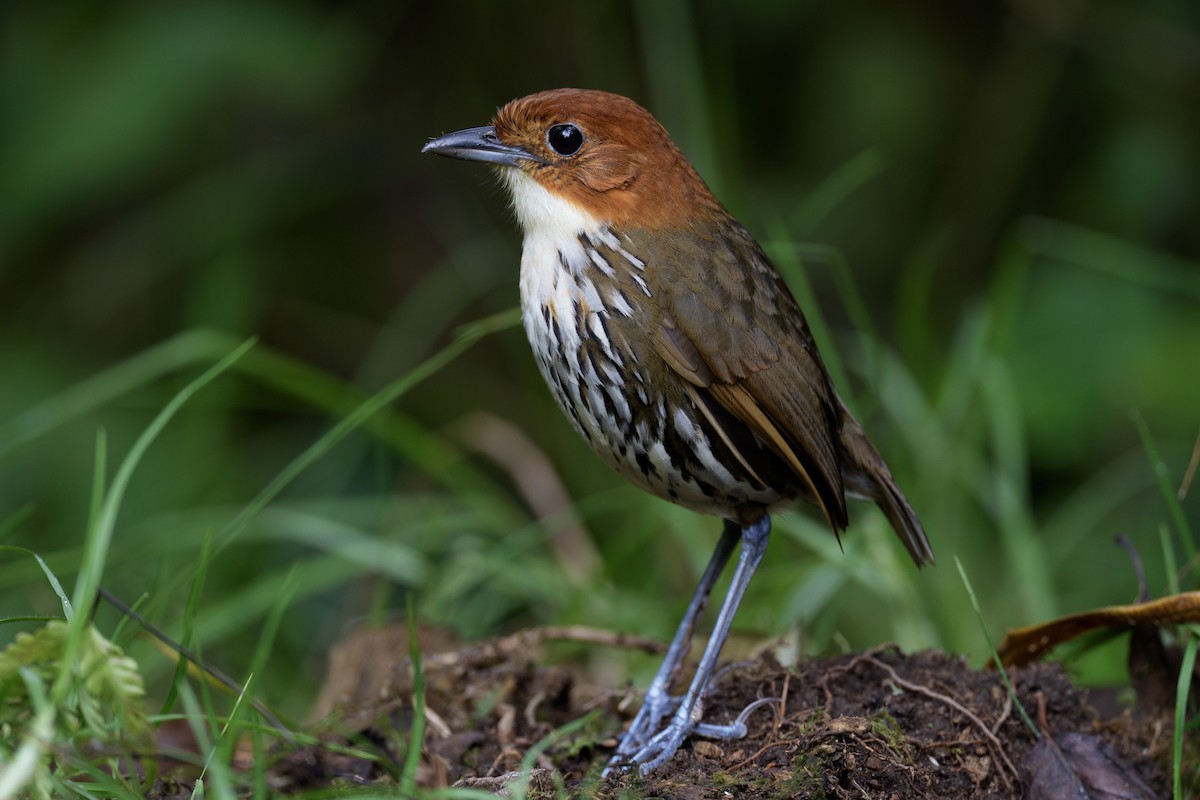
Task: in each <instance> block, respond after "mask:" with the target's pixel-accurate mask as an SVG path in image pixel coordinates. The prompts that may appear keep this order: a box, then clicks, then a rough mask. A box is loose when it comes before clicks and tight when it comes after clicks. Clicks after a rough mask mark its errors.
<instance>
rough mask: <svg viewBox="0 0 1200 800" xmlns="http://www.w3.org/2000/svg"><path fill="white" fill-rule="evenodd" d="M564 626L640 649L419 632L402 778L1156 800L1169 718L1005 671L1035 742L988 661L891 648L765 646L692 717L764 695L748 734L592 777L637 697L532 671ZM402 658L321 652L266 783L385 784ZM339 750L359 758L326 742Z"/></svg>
mask: <svg viewBox="0 0 1200 800" xmlns="http://www.w3.org/2000/svg"><path fill="white" fill-rule="evenodd" d="M564 636H565V637H566V638H573V639H577V640H578V639H585V640H591V641H594V642H597V644H596V645H595V646H603V645H602V644H599V643H600V642H606V643H607V644H610V645H611V644H616V645H624V646H628V645H644V643H641V642H636V641H631V640H629V639H626V638H623V637H618V636H614V635H610V634H607V633H605V632H598V631H590V630H585V631H579V630H574V629H573V630H569V631H562V630H533V631H525V632H522V633H520V634H517V635H514V636H511V637H507V638H504V639H497V640H491V641H488V642H483V643H479V644H475V645H471V646H468V647H461V648H457V649H448V650H442V651H441V652H436V650H437V648H438V645H437V644H436V643H431V642H429V641H425V640H424V639H426V638H427V637H422V638H423V641H422V642H421V647H422V650H423V651H424V652H423V655H422V658H421V665H422V671H423V677H424V684H425V685H424V691H423V693H422V695H423V697H424V701H425V712H424V715H423V717H424V720H425V724H424V736H423V738H424V746H423V748H422V750H421V753H420V760H419V766H418V768H417V771H416V778H417V785H418V786H420V787H428V788H433V787H447V786H460V787H474V788H476V789H482V790H485V791H487V792H491V793H496V794H498V795H499V796H515V793H516V791H517V790H516V788H515V787H513V786H512V784H513V782H514V781H516V780H520V779H521V778H520V776H521V773H520V770H522V769H523V768H528V767H532V770H531V771H530V772H526V773H525V776H526V777H525V780H527V781H528V784H527V791H528V796H529V797H531V798H548V797H594V798H617V797H622V798H641V797H647V798H649V797H654V798H684V799H685V800H702V799H703V798H734V797H737V798H793V797H795V798H911V797H944V798H1018V797H1026V798H1039V797H1040V798H1052V797H1094V798H1100V797H1121V798H1154V797H1167V796H1169V795H1170V791H1169V783H1168V777H1167V775H1168V773H1167V767H1166V765H1167V762H1168V760H1169V752H1168V751H1169V749H1170V746H1171V745H1170V742H1171V734H1170V731H1171V724H1170V720H1169V719H1168V718H1167V717H1166V716H1165V715H1162V716H1159V717H1155V718H1147V719H1138V718H1135V717H1134V715H1133V714H1132V713H1131V712H1129V711H1128V710H1119V711H1117V712H1115V714H1104V713H1101V712H1100V711H1099V710H1097V708H1096V707H1095V705H1106V703H1105V704H1101V703H1096V704H1094V703H1093V702H1092V698H1091V697H1090V696H1089V695H1087V694H1085V693H1084V692H1083V691H1081V690H1080V689H1078V688H1076V687H1074V686H1073V685H1072V684H1071V682H1070V681H1069V680H1068V677H1067V676H1066V674H1065V673H1064V672H1063V671H1062V669H1061V668H1059V667H1058V666H1054V665H1048V664H1035V665H1030V666H1026V667H1022V668H1020V669H1009V670H1008V674H1009V677H1010V679H1011V682H1012V684H1013V687H1014V688H1015V691H1016V695H1017V697H1018V698H1019V699H1020V702H1021V704H1022V705H1023V707H1024V708H1025V709H1026V710H1027V711H1028V714H1029V715H1030V716H1031V717H1032V718H1034V719H1035V720H1036V721H1035V725H1038V726H1040V728H1041V729H1042V735H1041V737H1040V739H1039V736H1038V734H1035V732H1034V730H1033V729H1032V728H1031V727H1030V726H1029V725H1028V724H1026V722H1025V721H1023V719H1022V717H1021V715H1020V713H1019V711H1018V709H1017V708H1016V706H1015V704H1014V703H1013V702H1012V699H1011V695H1010V694H1009V692H1008V691H1006V689H1005V686H1004V684H1003V682H1002V680H1001V676H1000V673H999V672H997V671H994V670H979V669H975V668H973V667H972V666H971V665H969V664H968V663H967V662H966V661H965V660H964V659H962V658H959V657H954V656H949V655H946V654H943V653H938V652H932V651H927V652H921V653H915V654H911V655H905V654H902V653H900V652H898V651H897V650H896V649H895V648H891V647H885V648H880V649H877V650H873V651H869V652H865V653H859V654H852V655H843V656H838V657H832V658H811V659H804V660H802V661H800V662H799V663H798V664H795V665H792V666H790V667H787V668H785V667H783V666H781V665H779V664H778V663H776V662H775V661H774V660H773V659H772V658H770V657H769V656H764V657H761V658H759V659H757V660H755V661H753V662H749V663H744V664H738V665H735V666H734V667H732V668H730V669H727V670H726V671H725V673H724V674H723V676H722V677H721V679H720V681H719V683H717V685H716V686H715V688H714V689H713V691H712V692H711V695H710V697H709V698H708V699H707V702H706V706H705V711H704V716H705V720H706V721H708V722H725V721H729V720H732V719H733V718H735V717H736V716H737V715H738V713H739V712H740V711H741V710H742V709H743V708H745V707H746V706H747V705H749V704H750V703H752V702H754V701H755V700H757V699H760V698H777V699H778V702H772V703H767V704H764V705H763V706H762V707H760V708H759V709H758V710H756V711H755V712H754V713H753V714H752V715H751V716H750V718H749V720H748V724H749V732H748V735H747V736H746V737H745V738H744V739H740V740H737V741H723V742H717V741H709V740H704V739H696V738H691V739H688V740H687V741H686V742H685V743H684V745H683V747H681V748H680V750H679V752H678V753H677V754H676V755H675V756H674V758H672V759H671V760H670V761H669V762H668V763H667V764H665V765H664V766H663V767H661V768H660V769H658V770H656V771H655V772H653V773H652V774H651V775H649V776H641V775H639V774H637V773H636V772H619V773H618V774H616V775H615V776H613V777H610V778H601V776H600V771H601V770H602V769H603V767H604V765H605V763H606V761H607V759H608V758H609V756H610V755H611V753H612V751H613V748H614V747H615V745H616V737H617V736H618V735H619V733H620V731H621V730H622V727H623V726H624V725H626V724H628V722H629V720H630V719H631V718H632V716H633V713H634V712H636V710H637V707H638V703H639V702H640V693H639V692H637V691H634V690H632V689H628V688H624V689H613V688H608V687H598V686H594V685H591V684H589V683H588V682H587V681H586V680H585V679H584V678H582V677H581V676H580V675H579V674H577V671H576V670H575V669H573V668H572V667H571V666H570V665H555V664H548V663H546V660H545V655H544V652H543V648H542V647H541V645H542V644H543V643H544V642H545V641H547V640H548V639H554V638H561V637H564ZM408 652H409V651H408V644H407V637H406V636H405V634H404V632H403V630H401V629H398V628H384V629H376V630H366V629H364V630H360V631H357V632H355V633H353V634H351V636H350V637H348V639H347V640H346V641H345V642H343V643H342V644H341V645H340V646H339V647H338V648H337V650H336V651H335V652H334V653H333V654H332V655H331V659H330V666H331V673H330V674H331V678H330V681H329V683H328V684H327V686H326V687H325V691H324V692H323V694H322V696H321V698H320V699H319V701H318V703H317V708H316V709H315V714H316V716H318V717H320V718H321V721H320V722H318V723H315V729H317V730H322V731H324V733H322V734H321V737H322V743H321V744H320V745H317V746H310V747H306V748H302V749H299V750H290V751H286V752H282V753H280V757H279V760H278V761H277V763H275V764H274V765H273V766H272V767H271V769H270V771H269V779H270V782H271V785H272V787H273V788H274V789H275V790H276V791H278V792H280V793H284V792H293V791H300V790H304V789H312V788H329V787H331V786H335V785H343V786H344V785H369V784H376V783H379V782H383V783H386V784H393V783H395V781H396V780H398V776H400V775H401V774H402V773H403V770H404V765H405V763H406V758H407V755H408V748H409V742H410V741H411V737H412V734H413V723H414V720H415V715H414V706H413V698H414V696H415V695H414V690H413V680H412V670H411V668H410V662H409V659H408ZM581 719H582V720H583V721H582V722H578V721H579V720H581ZM572 723H574V725H572ZM564 726H566V727H567V728H569V730H564ZM345 746H349V747H351V748H354V749H355V750H357V751H359V753H360V755H355V754H346V753H345V752H344V751H343V752H338V749H339V748H340V747H345ZM366 753H369V754H371V757H370V758H367V757H364V755H361V754H366Z"/></svg>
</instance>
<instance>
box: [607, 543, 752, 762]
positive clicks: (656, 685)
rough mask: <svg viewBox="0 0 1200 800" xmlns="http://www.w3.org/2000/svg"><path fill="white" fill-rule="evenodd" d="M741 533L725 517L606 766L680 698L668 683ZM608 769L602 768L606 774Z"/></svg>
mask: <svg viewBox="0 0 1200 800" xmlns="http://www.w3.org/2000/svg"><path fill="white" fill-rule="evenodd" d="M741 535H742V529H741V526H739V525H738V524H737V523H736V522H732V521H730V520H725V528H724V530H722V531H721V539H720V541H718V542H717V546H716V549H714V550H713V554H712V558H710V559H709V560H708V566H707V567H706V568H705V570H704V574H703V575H702V576H700V583H699V584H698V585H697V586H696V593H695V594H694V595H692V602H691V603H689V604H688V607H687V611H686V612H684V615H683V619H682V620H680V622H679V628H678V629H677V630H676V631H675V638H674V639H672V640H671V646H670V647H668V648H667V654H666V655H665V656H664V657H663V661H662V664H661V665H660V666H659V668H658V672H657V673H655V675H654V680H652V681H650V686H649V688H647V689H646V697H645V699H644V700H642V708H641V710H640V711H638V713H637V716H636V717H634V719H633V722H632V723H630V725H629V730H627V731H625V734H624V735H623V736H622V737H621V741H620V744H618V745H617V751H616V753H614V754H613V757H612V759H611V760H610V761H609V762H608V769H611V768H612V767H614V766H616V765H618V764H620V763H622V762H624V761H625V760H626V759H628V757H629V756H631V755H633V754H634V753H636V752H637V751H638V750H640V749H641V748H642V747H643V746H644V745H645V744H646V742H647V741H648V740H649V739H650V737H651V736H653V735H654V734H655V733H657V732H658V724H659V722H660V721H661V720H662V718H663V717H664V716H666V714H667V713H669V712H670V711H671V710H673V709H674V707H675V706H677V705H678V704H679V700H680V698H678V697H671V696H670V694H668V691H669V690H670V688H671V682H672V681H674V680H675V676H676V675H677V674H678V673H679V668H680V667H681V666H682V665H683V659H684V657H685V656H686V655H687V652H688V648H689V647H690V646H691V643H692V633H693V631H694V630H695V628H696V619H697V618H698V617H699V616H700V614H701V612H703V611H704V607H705V606H707V605H708V597H709V595H710V594H711V593H712V588H713V586H714V585H715V584H716V582H717V578H718V577H719V576H720V575H721V570H723V569H724V568H725V564H726V563H727V562H728V561H729V556H730V555H731V554H732V553H733V546H734V545H735V544H737V540H738V538H740V537H741ZM608 769H606V770H605V772H606V773H607V772H608Z"/></svg>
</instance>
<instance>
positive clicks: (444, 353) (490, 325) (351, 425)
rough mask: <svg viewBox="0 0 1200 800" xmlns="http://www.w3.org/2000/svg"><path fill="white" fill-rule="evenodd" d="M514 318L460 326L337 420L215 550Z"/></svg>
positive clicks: (220, 538)
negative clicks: (356, 434)
mask: <svg viewBox="0 0 1200 800" xmlns="http://www.w3.org/2000/svg"><path fill="white" fill-rule="evenodd" d="M518 318H519V313H518V312H517V311H516V310H515V309H514V310H513V311H506V312H504V313H502V314H497V315H495V316H492V317H488V318H486V319H483V320H480V321H478V322H476V323H473V324H471V325H467V326H464V327H463V328H460V329H459V333H458V336H457V337H455V339H454V340H453V341H452V342H450V344H448V345H446V347H444V348H443V349H442V350H441V351H439V352H438V353H436V354H434V355H432V356H430V357H429V358H427V359H426V360H425V361H423V362H421V363H420V364H418V365H417V366H416V367H414V368H413V369H412V370H411V371H410V372H409V373H408V374H406V375H404V376H402V377H400V378H398V379H396V380H395V381H393V382H392V383H390V384H389V385H387V386H386V387H384V388H383V389H382V390H380V391H379V392H377V393H375V394H374V395H372V396H371V397H369V398H368V399H367V400H366V401H364V402H363V403H362V404H361V405H359V406H358V408H356V409H354V410H353V411H351V412H350V413H349V414H347V415H346V416H344V417H342V418H341V419H340V420H338V421H337V423H335V424H334V426H333V427H332V428H330V429H329V430H328V431H327V432H326V433H325V434H324V435H323V436H321V437H320V438H319V439H317V441H316V442H314V443H313V444H312V445H310V446H309V447H308V448H307V449H306V450H305V451H304V452H302V453H301V454H300V455H298V456H297V457H296V458H295V459H293V460H292V462H291V463H290V464H288V465H287V466H286V467H285V468H284V469H283V471H281V472H280V473H279V474H278V475H276V476H275V478H274V479H273V480H272V481H271V482H270V483H268V484H267V485H266V486H265V487H264V488H263V489H262V491H260V492H259V493H258V495H257V496H255V498H254V499H253V500H251V501H250V502H249V503H247V504H246V506H244V507H243V508H242V510H241V512H240V513H239V514H238V515H237V516H236V517H234V519H233V520H232V521H231V522H230V523H229V524H228V525H227V526H226V527H225V529H224V530H223V531H222V532H221V534H220V536H218V540H217V552H220V551H221V550H222V549H224V547H226V546H227V545H228V544H229V543H230V542H231V541H232V540H233V539H234V538H235V537H236V536H237V535H238V534H239V533H241V532H242V530H243V529H244V528H245V527H246V524H247V523H248V522H249V521H250V520H251V519H252V518H253V517H254V516H255V515H257V514H258V513H259V512H260V511H262V509H263V508H265V507H266V505H267V504H268V503H270V502H271V500H273V499H274V498H275V497H276V496H278V495H279V493H280V492H282V491H283V490H284V489H285V488H287V486H288V484H290V483H291V482H292V481H294V480H295V479H296V478H297V477H298V476H299V475H300V474H301V473H302V472H304V471H305V470H306V469H308V468H309V467H310V466H312V464H313V463H314V462H316V461H317V460H318V459H319V458H321V457H322V456H323V455H325V454H326V453H328V452H329V451H330V450H331V449H332V448H333V447H334V445H336V444H337V443H338V442H340V441H342V439H344V438H346V436H348V435H349V434H350V433H351V432H352V431H354V430H356V429H357V428H359V427H361V426H362V425H363V424H365V423H366V422H367V420H369V419H371V417H373V416H374V415H375V414H377V413H379V412H380V411H381V410H382V409H384V408H385V407H387V406H388V405H390V404H391V403H394V402H395V401H396V400H397V399H399V398H400V397H401V396H402V395H404V393H405V392H407V391H409V390H410V389H412V388H413V387H414V386H416V385H417V384H419V383H421V381H423V380H425V379H426V378H428V377H429V376H431V375H433V374H434V373H436V372H437V371H438V370H440V369H441V368H442V367H445V366H446V365H447V364H449V363H450V362H451V361H453V360H454V359H455V358H457V357H458V356H459V355H460V354H462V353H463V352H465V351H466V350H467V349H468V348H470V347H471V346H472V345H474V344H475V343H476V342H478V341H479V340H480V339H482V338H483V337H484V336H486V335H487V334H489V333H492V332H494V331H496V330H500V329H503V328H505V327H508V326H510V325H512V324H515V322H516V320H517V319H518Z"/></svg>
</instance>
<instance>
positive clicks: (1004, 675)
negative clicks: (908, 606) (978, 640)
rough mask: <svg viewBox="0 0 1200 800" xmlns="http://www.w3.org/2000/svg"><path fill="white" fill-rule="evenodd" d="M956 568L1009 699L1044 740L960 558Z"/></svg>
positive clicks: (1035, 733)
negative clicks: (1003, 661)
mask: <svg viewBox="0 0 1200 800" xmlns="http://www.w3.org/2000/svg"><path fill="white" fill-rule="evenodd" d="M954 566H956V567H958V574H959V576H960V577H961V578H962V582H963V586H965V587H966V589H967V596H968V597H970V598H971V607H972V608H974V609H975V616H976V618H977V619H978V620H979V627H980V629H981V630H983V637H984V638H985V639H986V640H987V646H988V652H990V653H991V654H992V661H993V662H995V664H996V671H997V672H999V673H1000V680H1001V681H1003V682H1004V688H1005V690H1006V691H1007V692H1008V695H1009V697H1011V698H1012V700H1013V705H1014V706H1016V707H1017V713H1018V714H1020V715H1021V719H1022V720H1023V721H1024V722H1025V726H1026V727H1027V728H1029V730H1031V731H1033V735H1034V738H1037V739H1040V738H1042V732H1041V731H1040V730H1038V726H1037V725H1035V724H1034V723H1033V720H1032V719H1031V718H1030V716H1029V714H1028V713H1027V712H1026V711H1025V706H1024V705H1022V704H1021V699H1020V698H1019V697H1017V690H1016V689H1014V688H1013V685H1012V682H1011V681H1009V679H1008V671H1007V670H1005V669H1004V665H1003V664H1001V663H1000V654H999V653H997V652H996V643H995V642H993V641H992V633H991V631H989V630H988V626H987V622H986V621H985V620H984V618H983V609H982V608H981V607H980V606H979V598H978V597H976V596H975V589H974V588H972V586H971V579H970V578H968V577H967V571H966V570H965V569H963V565H962V562H961V561H959V560H958V556H955V557H954Z"/></svg>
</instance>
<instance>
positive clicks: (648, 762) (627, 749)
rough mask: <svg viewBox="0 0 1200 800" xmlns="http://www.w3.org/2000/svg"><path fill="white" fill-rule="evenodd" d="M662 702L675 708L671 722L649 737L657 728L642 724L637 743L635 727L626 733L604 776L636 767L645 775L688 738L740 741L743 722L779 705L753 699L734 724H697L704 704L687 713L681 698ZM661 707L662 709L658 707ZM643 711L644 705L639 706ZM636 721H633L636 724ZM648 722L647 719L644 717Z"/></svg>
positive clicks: (772, 700)
mask: <svg viewBox="0 0 1200 800" xmlns="http://www.w3.org/2000/svg"><path fill="white" fill-rule="evenodd" d="M664 698H665V700H666V701H667V702H668V703H669V704H670V706H671V707H676V711H675V713H674V714H672V715H671V720H670V722H668V723H667V724H666V726H665V727H664V728H663V729H662V730H660V731H658V732H657V733H653V734H652V735H650V733H651V731H653V730H654V728H656V727H657V725H656V724H655V725H654V726H651V725H649V724H647V725H643V726H641V727H639V728H638V729H637V731H636V732H637V733H638V737H637V740H636V741H634V740H633V736H632V734H634V733H635V729H634V727H633V726H632V725H631V726H630V729H629V730H628V731H626V733H625V736H623V737H621V743H620V745H618V747H617V752H616V753H615V754H614V755H613V757H612V758H611V759H610V760H609V762H608V766H607V767H605V769H604V775H605V777H607V776H608V775H609V774H610V773H611V772H612V771H613V770H614V769H629V768H631V767H635V766H636V767H637V768H638V770H639V771H640V772H641V773H642V774H643V775H646V774H648V773H650V772H652V771H653V770H655V769H657V768H658V767H660V766H662V765H663V764H665V763H666V762H667V761H668V760H669V759H670V758H671V756H673V755H675V751H676V750H678V749H679V746H680V745H682V744H683V741H684V740H685V739H687V737H689V736H700V737H703V738H705V739H718V740H721V741H728V740H731V739H742V738H744V737H745V736H746V720H747V719H749V718H750V715H751V714H753V713H754V712H755V711H756V710H758V709H759V708H760V707H762V706H764V705H767V704H770V703H778V702H780V699H779V698H778V697H764V698H761V699H759V700H755V701H754V702H753V703H751V704H750V705H748V706H746V707H745V708H743V709H742V711H741V713H739V714H738V715H737V718H736V719H734V721H733V722H730V723H726V724H723V725H715V724H711V723H706V722H700V720H699V717H700V716H701V714H702V713H703V704H702V703H700V702H697V703H696V704H695V706H694V707H693V708H692V709H691V711H690V713H688V710H687V709H686V708H684V707H683V706H682V705H681V704H680V701H681V699H682V698H679V697H670V696H668V695H664ZM660 708H662V707H661V706H660ZM642 709H643V711H644V710H645V709H646V705H645V704H644V705H643V706H642ZM657 713H658V717H657V719H661V718H662V715H663V714H664V713H665V709H663V710H659V711H658V712H657ZM641 717H642V714H641V712H639V713H638V719H640V718H641ZM638 719H635V720H634V723H635V724H636V723H637V722H638ZM647 719H649V716H647ZM656 722H657V720H656Z"/></svg>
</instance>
